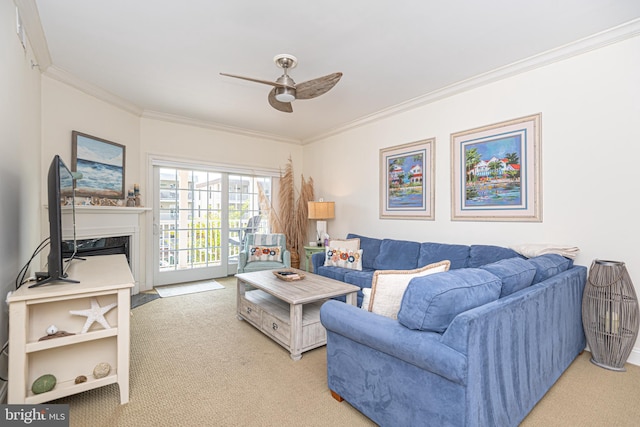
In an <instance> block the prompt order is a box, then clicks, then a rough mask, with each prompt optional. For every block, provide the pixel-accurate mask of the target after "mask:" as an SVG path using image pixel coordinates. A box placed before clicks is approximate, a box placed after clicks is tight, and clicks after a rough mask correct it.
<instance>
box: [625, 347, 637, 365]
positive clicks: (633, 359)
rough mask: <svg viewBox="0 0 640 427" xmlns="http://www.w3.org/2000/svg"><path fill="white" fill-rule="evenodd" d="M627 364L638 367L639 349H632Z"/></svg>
mask: <svg viewBox="0 0 640 427" xmlns="http://www.w3.org/2000/svg"><path fill="white" fill-rule="evenodd" d="M627 363H631V364H632V365H637V366H640V347H634V348H633V350H631V354H630V355H629V358H628V359H627Z"/></svg>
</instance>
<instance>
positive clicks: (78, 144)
mask: <svg viewBox="0 0 640 427" xmlns="http://www.w3.org/2000/svg"><path fill="white" fill-rule="evenodd" d="M71 135H72V137H71V138H72V153H71V156H72V158H71V167H72V169H73V170H74V171H76V172H80V173H82V178H81V179H78V180H77V181H76V197H99V198H104V199H124V196H125V194H124V166H125V146H124V145H120V144H116V143H115V142H111V141H107V140H106V139H102V138H97V137H95V136H91V135H87V134H84V133H81V132H78V131H73V132H72V134H71Z"/></svg>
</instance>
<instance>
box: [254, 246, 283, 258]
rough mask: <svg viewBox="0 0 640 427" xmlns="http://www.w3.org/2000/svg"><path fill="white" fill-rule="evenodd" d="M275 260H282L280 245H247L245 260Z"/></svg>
mask: <svg viewBox="0 0 640 427" xmlns="http://www.w3.org/2000/svg"><path fill="white" fill-rule="evenodd" d="M255 261H276V262H282V247H280V246H268V245H249V257H248V259H247V262H255Z"/></svg>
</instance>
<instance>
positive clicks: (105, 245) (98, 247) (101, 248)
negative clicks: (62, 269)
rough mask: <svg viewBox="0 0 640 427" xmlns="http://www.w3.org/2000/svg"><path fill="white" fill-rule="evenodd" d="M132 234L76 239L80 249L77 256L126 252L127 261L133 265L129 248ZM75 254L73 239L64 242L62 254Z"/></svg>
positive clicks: (67, 255) (65, 255) (68, 255)
mask: <svg viewBox="0 0 640 427" xmlns="http://www.w3.org/2000/svg"><path fill="white" fill-rule="evenodd" d="M130 239H131V238H130V236H115V237H97V238H91V239H80V240H77V241H76V244H77V247H78V250H77V253H76V257H78V258H85V257H88V256H94V255H118V254H124V255H125V256H126V257H127V262H128V263H129V266H131V257H130V255H129V248H130V246H131V243H130ZM72 254H73V241H72V240H67V241H65V242H63V250H62V255H63V256H64V257H65V258H69V257H70V256H71V255H72Z"/></svg>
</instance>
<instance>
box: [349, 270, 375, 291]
mask: <svg viewBox="0 0 640 427" xmlns="http://www.w3.org/2000/svg"><path fill="white" fill-rule="evenodd" d="M373 273H374V270H365V269H362V270H361V271H359V270H350V271H349V272H347V273H346V274H345V275H344V278H343V282H345V283H348V284H350V285H356V286H359V287H361V288H370V287H371V280H372V279H373Z"/></svg>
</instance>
